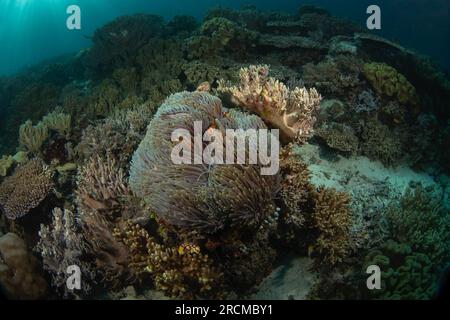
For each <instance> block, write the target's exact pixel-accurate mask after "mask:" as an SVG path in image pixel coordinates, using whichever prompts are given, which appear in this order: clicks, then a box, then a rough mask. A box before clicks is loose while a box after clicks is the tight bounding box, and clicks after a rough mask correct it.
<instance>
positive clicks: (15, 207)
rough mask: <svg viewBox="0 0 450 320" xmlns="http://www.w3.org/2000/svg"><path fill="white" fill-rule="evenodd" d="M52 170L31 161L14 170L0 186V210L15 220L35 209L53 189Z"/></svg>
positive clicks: (36, 161)
mask: <svg viewBox="0 0 450 320" xmlns="http://www.w3.org/2000/svg"><path fill="white" fill-rule="evenodd" d="M52 175H53V173H52V170H51V169H49V168H48V167H47V166H46V165H45V164H44V163H43V162H42V160H39V159H33V160H30V161H29V162H27V163H25V164H23V165H21V166H19V167H17V168H16V170H15V171H14V173H13V174H12V175H11V176H9V177H7V178H6V179H5V180H3V182H2V184H1V185H0V209H1V211H3V213H4V214H5V215H6V217H7V218H8V219H11V220H15V219H18V218H20V217H23V216H24V215H26V214H27V213H28V212H29V211H30V210H31V209H33V208H35V207H37V206H38V205H39V204H40V203H41V202H42V201H43V200H44V199H45V198H46V197H47V195H48V194H49V193H50V192H51V190H52V188H53V181H52Z"/></svg>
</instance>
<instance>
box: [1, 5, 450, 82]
mask: <svg viewBox="0 0 450 320" xmlns="http://www.w3.org/2000/svg"><path fill="white" fill-rule="evenodd" d="M71 4H77V5H79V6H80V8H81V10H82V30H79V31H69V30H68V29H67V28H66V25H65V21H66V18H67V14H66V8H67V7H68V6H69V5H71ZM248 4H255V5H257V7H258V8H260V9H262V10H268V9H270V10H280V11H286V12H295V11H296V10H297V9H298V8H299V7H300V5H302V4H315V5H318V6H322V7H324V8H326V9H328V10H329V11H330V12H331V13H333V14H335V15H337V16H341V17H346V18H349V19H351V20H354V21H355V22H357V23H359V24H361V25H365V19H366V17H367V16H366V13H365V11H366V8H367V6H368V5H369V4H377V5H379V6H380V7H381V9H382V31H381V32H380V33H381V35H383V36H385V37H388V38H390V39H393V40H396V41H398V42H400V43H401V44H403V45H404V46H406V47H409V48H412V49H415V50H417V51H418V52H420V53H422V54H426V55H429V56H431V57H432V58H433V59H434V60H435V61H437V62H438V63H439V64H441V65H442V66H443V67H445V68H446V69H447V70H449V69H450V61H449V60H450V59H448V57H450V20H449V7H450V1H448V0H377V1H375V0H369V1H367V0H340V1H336V0H317V1H294V0H277V1H268V0H259V1H255V0H254V1H244V0H219V1H212V0H202V1H199V0H163V1H158V0H128V1H124V0H0V43H1V48H2V52H1V53H0V75H2V74H11V73H14V72H16V71H18V70H19V69H21V68H23V67H26V66H30V65H33V64H36V63H37V62H39V61H41V60H44V59H48V58H51V57H54V56H57V55H60V54H63V53H69V52H75V51H78V50H79V49H81V48H83V47H88V46H89V45H90V40H89V39H88V37H87V36H89V35H92V33H93V32H94V30H95V29H96V28H98V27H101V26H102V25H104V24H105V23H106V22H108V21H110V20H112V19H114V18H115V17H117V16H121V15H126V14H133V13H139V12H145V13H153V14H158V15H161V16H163V17H165V18H166V19H170V18H171V17H173V16H174V15H180V14H187V15H192V16H195V17H196V18H198V19H201V18H202V16H203V15H204V14H205V13H206V12H207V10H208V8H210V7H213V6H216V5H223V6H227V7H232V8H239V7H241V6H242V5H248Z"/></svg>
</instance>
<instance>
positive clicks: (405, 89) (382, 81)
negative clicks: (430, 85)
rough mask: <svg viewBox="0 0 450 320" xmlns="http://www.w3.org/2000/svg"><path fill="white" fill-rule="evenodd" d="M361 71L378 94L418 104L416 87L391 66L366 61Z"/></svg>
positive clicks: (404, 102)
mask: <svg viewBox="0 0 450 320" xmlns="http://www.w3.org/2000/svg"><path fill="white" fill-rule="evenodd" d="M363 73H364V75H365V76H366V78H367V79H368V80H369V82H370V84H371V85H372V86H373V88H374V89H375V90H376V92H377V93H378V94H380V95H384V96H388V97H390V98H394V99H396V100H397V101H398V102H399V103H401V104H409V105H411V106H416V105H417V104H418V96H417V93H416V89H415V88H414V87H413V85H412V84H411V83H410V82H409V81H408V80H407V79H406V78H405V76H403V75H402V74H400V73H399V72H398V71H397V70H396V69H394V68H393V67H391V66H389V65H387V64H385V63H376V62H372V63H366V64H365V65H364V67H363Z"/></svg>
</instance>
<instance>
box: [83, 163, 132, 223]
mask: <svg viewBox="0 0 450 320" xmlns="http://www.w3.org/2000/svg"><path fill="white" fill-rule="evenodd" d="M128 194H129V190H128V186H127V181H126V178H125V173H124V171H123V169H122V168H120V167H119V166H118V164H117V162H116V161H115V160H114V159H113V158H110V157H108V158H106V159H102V158H100V157H99V156H97V157H92V158H91V159H90V160H89V161H88V162H87V163H86V164H85V165H84V166H83V167H82V168H81V169H80V171H79V173H78V178H77V191H76V195H77V202H78V207H79V208H80V209H81V210H82V211H85V212H90V211H100V212H104V211H106V213H110V214H112V213H114V211H115V210H116V209H117V208H120V205H119V199H120V198H121V197H124V196H126V195H128Z"/></svg>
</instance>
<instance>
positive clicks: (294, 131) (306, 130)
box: [218, 65, 322, 142]
mask: <svg viewBox="0 0 450 320" xmlns="http://www.w3.org/2000/svg"><path fill="white" fill-rule="evenodd" d="M239 77H240V84H239V85H238V86H232V85H230V84H229V83H226V82H225V81H223V80H221V81H219V88H218V91H219V92H222V93H229V94H231V96H232V99H233V101H234V102H235V103H236V104H237V105H239V106H241V107H243V108H246V109H248V110H249V111H252V112H255V113H256V114H258V115H259V116H260V117H261V118H262V119H264V121H266V122H267V123H269V124H270V125H272V126H274V127H275V128H278V129H280V132H281V137H282V139H284V140H288V141H292V140H297V141H299V142H305V141H306V140H307V139H308V138H309V137H310V136H311V134H312V132H313V126H314V124H315V122H316V118H315V114H316V113H317V111H318V110H319V107H320V101H321V100H322V97H321V96H320V94H319V93H318V92H317V91H316V89H314V88H313V89H310V90H307V89H306V88H295V89H292V90H291V89H289V88H288V87H287V86H286V85H284V84H283V83H282V82H280V81H278V80H276V79H274V78H271V77H269V67H268V66H267V65H259V66H254V65H252V66H250V67H249V68H242V69H241V70H240V72H239Z"/></svg>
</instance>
